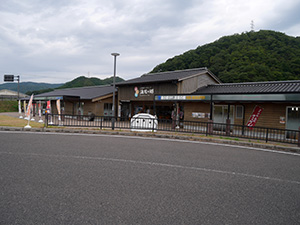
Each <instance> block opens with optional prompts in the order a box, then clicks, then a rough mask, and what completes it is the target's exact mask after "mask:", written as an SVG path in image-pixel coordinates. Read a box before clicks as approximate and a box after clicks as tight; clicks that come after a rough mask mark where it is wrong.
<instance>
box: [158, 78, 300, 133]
mask: <svg viewBox="0 0 300 225" xmlns="http://www.w3.org/2000/svg"><path fill="white" fill-rule="evenodd" d="M174 99H178V100H177V101H179V102H180V104H181V105H184V109H185V120H189V121H200V122H201V121H203V122H207V121H209V120H212V121H213V122H214V123H226V122H229V123H231V124H236V125H248V126H262V127H272V128H279V129H293V130H298V128H299V127H300V81H299V80H296V81H269V82H249V83H227V84H209V85H206V86H204V87H200V88H198V89H197V90H196V91H195V92H193V94H191V95H156V97H155V100H156V102H167V101H174Z"/></svg>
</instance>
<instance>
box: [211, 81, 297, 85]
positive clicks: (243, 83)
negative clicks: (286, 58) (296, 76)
mask: <svg viewBox="0 0 300 225" xmlns="http://www.w3.org/2000/svg"><path fill="white" fill-rule="evenodd" d="M288 83H300V80H281V81H259V82H242V83H221V84H209V85H208V86H235V85H236V86H242V85H263V84H268V85H271V84H288Z"/></svg>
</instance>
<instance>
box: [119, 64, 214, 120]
mask: <svg viewBox="0 0 300 225" xmlns="http://www.w3.org/2000/svg"><path fill="white" fill-rule="evenodd" d="M219 83H220V81H219V79H218V78H217V77H216V76H214V75H213V74H212V73H211V72H210V71H209V70H208V69H207V68H196V69H188V70H178V71H170V72H161V73H150V74H145V75H142V76H141V77H138V78H135V79H131V80H127V81H123V82H120V83H117V84H116V86H117V87H118V106H119V107H118V112H119V113H118V116H119V117H123V118H124V117H127V118H131V117H132V116H133V115H135V114H137V113H142V112H144V113H150V114H152V115H154V114H155V115H157V117H158V118H159V119H170V118H171V115H172V111H173V110H174V108H176V111H179V110H180V111H184V110H185V108H184V105H183V104H182V105H180V104H178V103H179V102H177V101H156V102H155V101H154V96H155V95H163V94H168V95H178V94H191V93H193V92H195V91H196V90H197V89H199V88H201V87H204V86H206V85H208V84H219ZM154 103H156V104H154Z"/></svg>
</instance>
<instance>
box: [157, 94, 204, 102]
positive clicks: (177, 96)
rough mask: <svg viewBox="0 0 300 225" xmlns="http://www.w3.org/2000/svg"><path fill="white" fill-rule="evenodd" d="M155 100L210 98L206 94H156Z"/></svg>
mask: <svg viewBox="0 0 300 225" xmlns="http://www.w3.org/2000/svg"><path fill="white" fill-rule="evenodd" d="M155 100H156V101H172V100H173V101H174V100H175V101H178V100H179V101H197V100H198V101H199V100H200V101H201V100H210V96H208V95H157V96H155Z"/></svg>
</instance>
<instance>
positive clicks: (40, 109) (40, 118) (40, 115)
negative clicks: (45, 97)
mask: <svg viewBox="0 0 300 225" xmlns="http://www.w3.org/2000/svg"><path fill="white" fill-rule="evenodd" d="M39 123H43V120H42V102H41V101H39Z"/></svg>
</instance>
